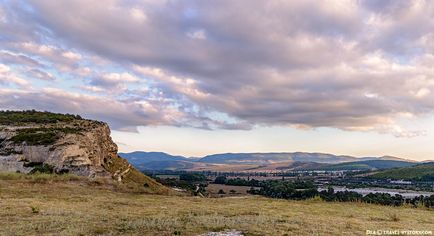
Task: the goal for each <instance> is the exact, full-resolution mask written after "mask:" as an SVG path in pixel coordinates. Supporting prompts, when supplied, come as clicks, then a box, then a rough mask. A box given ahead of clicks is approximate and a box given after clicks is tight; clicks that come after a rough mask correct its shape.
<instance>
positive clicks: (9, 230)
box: [0, 174, 434, 235]
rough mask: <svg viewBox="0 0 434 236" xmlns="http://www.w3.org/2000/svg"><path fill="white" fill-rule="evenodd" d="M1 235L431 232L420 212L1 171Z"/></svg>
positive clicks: (426, 213)
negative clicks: (163, 191)
mask: <svg viewBox="0 0 434 236" xmlns="http://www.w3.org/2000/svg"><path fill="white" fill-rule="evenodd" d="M0 219H1V220H0V235H125V234H126V235H173V234H175V235H200V234H203V233H206V232H210V231H222V230H225V229H236V230H240V231H242V232H243V233H244V234H245V235H365V234H366V230H396V229H401V230H434V224H433V222H434V213H433V211H432V210H431V211H430V210H427V209H424V208H417V209H414V208H410V207H384V206H378V205H369V204H362V203H325V202H322V201H320V200H318V199H314V200H308V201H287V200H275V199H267V198H263V197H237V198H231V197H228V198H198V197H189V196H163V195H149V194H148V195H146V194H138V193H131V192H128V191H127V190H122V189H120V188H117V187H116V186H113V185H111V184H107V183H105V182H104V181H100V180H94V181H90V180H86V179H83V178H78V177H73V176H65V177H50V176H48V175H42V176H38V175H36V176H34V177H31V178H22V177H20V176H19V175H4V174H0Z"/></svg>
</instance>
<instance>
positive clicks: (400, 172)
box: [369, 162, 434, 181]
mask: <svg viewBox="0 0 434 236" xmlns="http://www.w3.org/2000/svg"><path fill="white" fill-rule="evenodd" d="M369 177H370V178H376V179H398V180H399V179H405V180H418V181H434V162H430V163H425V164H420V165H416V166H411V167H404V168H396V169H390V170H384V171H381V172H378V173H375V174H373V175H371V176H369Z"/></svg>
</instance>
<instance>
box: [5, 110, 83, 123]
mask: <svg viewBox="0 0 434 236" xmlns="http://www.w3.org/2000/svg"><path fill="white" fill-rule="evenodd" d="M82 119H83V118H81V117H80V116H79V115H71V114H59V113H51V112H41V111H35V110H28V111H0V124H2V125H11V124H21V123H38V124H48V123H57V122H70V121H73V120H82Z"/></svg>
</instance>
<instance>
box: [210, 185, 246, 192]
mask: <svg viewBox="0 0 434 236" xmlns="http://www.w3.org/2000/svg"><path fill="white" fill-rule="evenodd" d="M220 189H221V190H223V191H224V192H225V193H226V194H230V195H241V194H242V195H246V194H247V190H249V189H250V187H248V186H230V185H225V184H208V186H207V187H206V191H207V192H209V193H211V194H212V195H215V194H217V193H218V192H219V190H220ZM231 190H234V191H235V192H233V193H231Z"/></svg>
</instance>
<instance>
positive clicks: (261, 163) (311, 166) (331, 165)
mask: <svg viewBox="0 0 434 236" xmlns="http://www.w3.org/2000/svg"><path fill="white" fill-rule="evenodd" d="M119 155H120V156H121V157H123V158H125V159H127V160H128V161H129V162H130V163H131V164H133V165H134V166H135V167H136V168H137V169H139V170H142V171H143V170H191V171H285V170H370V169H387V168H396V167H407V166H411V165H414V164H416V163H415V162H413V161H409V160H405V159H401V158H397V157H391V156H383V157H361V158H357V157H352V156H346V155H333V154H327V153H307V152H294V153H224V154H214V155H208V156H205V157H202V158H187V157H183V156H173V155H169V154H167V153H163V152H132V153H119Z"/></svg>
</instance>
